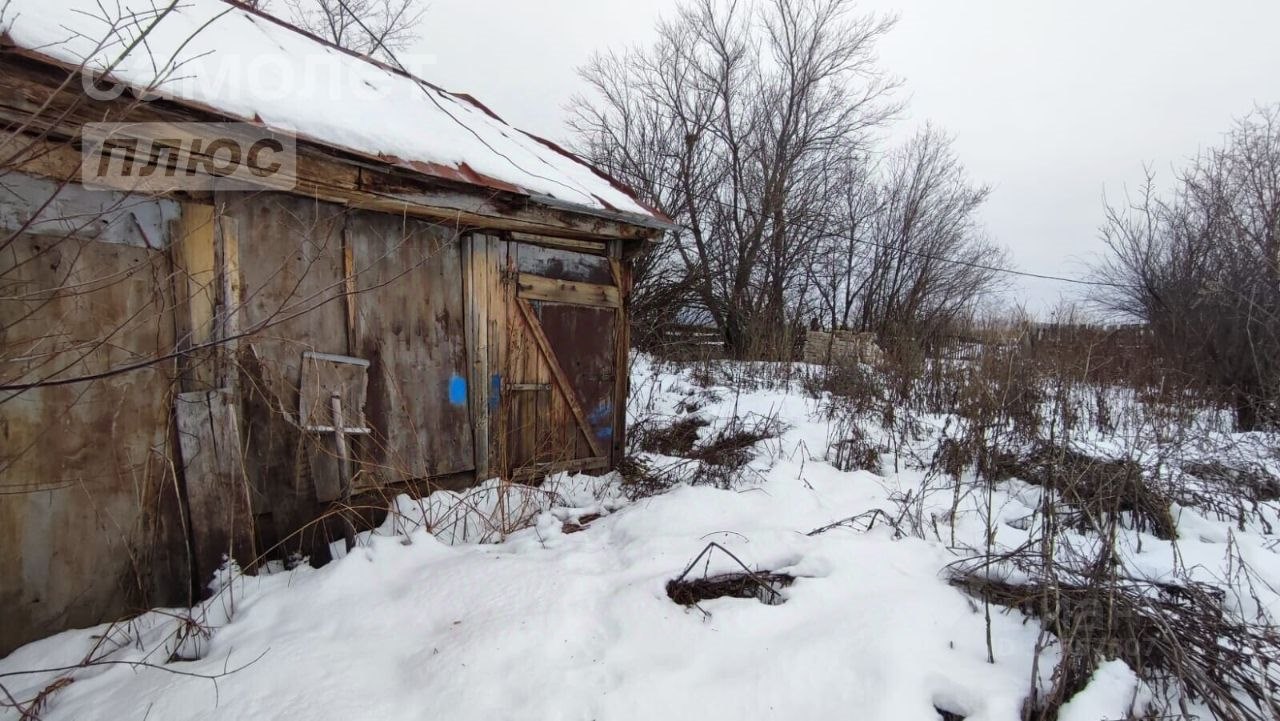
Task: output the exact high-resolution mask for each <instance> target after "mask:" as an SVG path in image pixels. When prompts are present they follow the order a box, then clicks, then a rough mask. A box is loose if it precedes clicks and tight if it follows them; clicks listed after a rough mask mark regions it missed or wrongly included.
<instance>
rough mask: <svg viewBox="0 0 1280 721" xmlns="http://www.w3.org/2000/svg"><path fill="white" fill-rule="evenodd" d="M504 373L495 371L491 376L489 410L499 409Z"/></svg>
mask: <svg viewBox="0 0 1280 721" xmlns="http://www.w3.org/2000/svg"><path fill="white" fill-rule="evenodd" d="M501 394H502V374H501V373H494V374H493V375H492V376H490V377H489V410H490V411H496V410H498V404H499V403H501V402H502V397H501Z"/></svg>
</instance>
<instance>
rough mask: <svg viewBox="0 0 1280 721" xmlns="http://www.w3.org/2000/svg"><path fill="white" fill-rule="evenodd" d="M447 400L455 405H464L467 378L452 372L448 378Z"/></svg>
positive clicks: (465, 401)
mask: <svg viewBox="0 0 1280 721" xmlns="http://www.w3.org/2000/svg"><path fill="white" fill-rule="evenodd" d="M449 402H450V403H452V404H454V405H455V406H462V405H466V403H467V379H466V378H463V377H462V376H460V375H457V374H454V376H453V377H452V378H450V379H449Z"/></svg>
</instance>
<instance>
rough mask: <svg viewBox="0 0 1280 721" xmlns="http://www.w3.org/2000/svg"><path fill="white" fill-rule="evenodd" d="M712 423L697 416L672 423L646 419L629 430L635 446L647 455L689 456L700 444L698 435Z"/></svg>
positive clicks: (685, 416)
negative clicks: (698, 443)
mask: <svg viewBox="0 0 1280 721" xmlns="http://www.w3.org/2000/svg"><path fill="white" fill-rule="evenodd" d="M709 425H711V422H710V421H708V420H707V419H705V418H703V417H701V416H697V415H684V416H680V417H679V418H676V419H674V420H671V421H666V422H659V421H658V420H657V419H655V418H645V419H642V420H640V421H638V422H636V423H633V424H632V427H631V428H630V429H629V432H630V434H631V437H632V438H634V439H635V446H636V448H638V449H639V450H641V451H644V452H646V453H658V454H661V455H664V456H687V455H688V454H689V453H690V451H692V450H693V446H694V444H696V443H697V442H698V433H699V432H700V431H701V430H702V429H703V428H706V427H707V426H709Z"/></svg>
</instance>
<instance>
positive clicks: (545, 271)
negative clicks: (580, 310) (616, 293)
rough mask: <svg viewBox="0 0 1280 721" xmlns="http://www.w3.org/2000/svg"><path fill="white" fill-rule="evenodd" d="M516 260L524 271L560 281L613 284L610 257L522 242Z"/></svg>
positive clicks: (521, 270)
mask: <svg viewBox="0 0 1280 721" xmlns="http://www.w3.org/2000/svg"><path fill="white" fill-rule="evenodd" d="M516 263H517V266H518V268H519V270H520V272H521V273H532V274H533V275H540V276H543V277H546V278H555V279H557V280H576V281H585V282H588V283H603V284H609V285H612V284H613V274H612V273H611V272H610V270H609V259H608V258H604V257H601V256H598V255H589V254H587V253H575V252H573V251H570V250H561V249H559V248H546V247H543V246H539V245H528V244H522V245H521V246H520V250H519V253H518V255H517V261H516Z"/></svg>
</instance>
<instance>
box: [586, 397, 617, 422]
mask: <svg viewBox="0 0 1280 721" xmlns="http://www.w3.org/2000/svg"><path fill="white" fill-rule="evenodd" d="M587 420H588V421H590V422H591V425H593V426H594V425H597V424H600V423H604V422H605V421H608V420H613V405H611V404H610V403H609V402H608V401H606V402H604V403H601V404H600V405H598V406H596V407H595V408H594V409H593V410H592V411H591V413H590V414H589V415H588V416H587Z"/></svg>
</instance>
